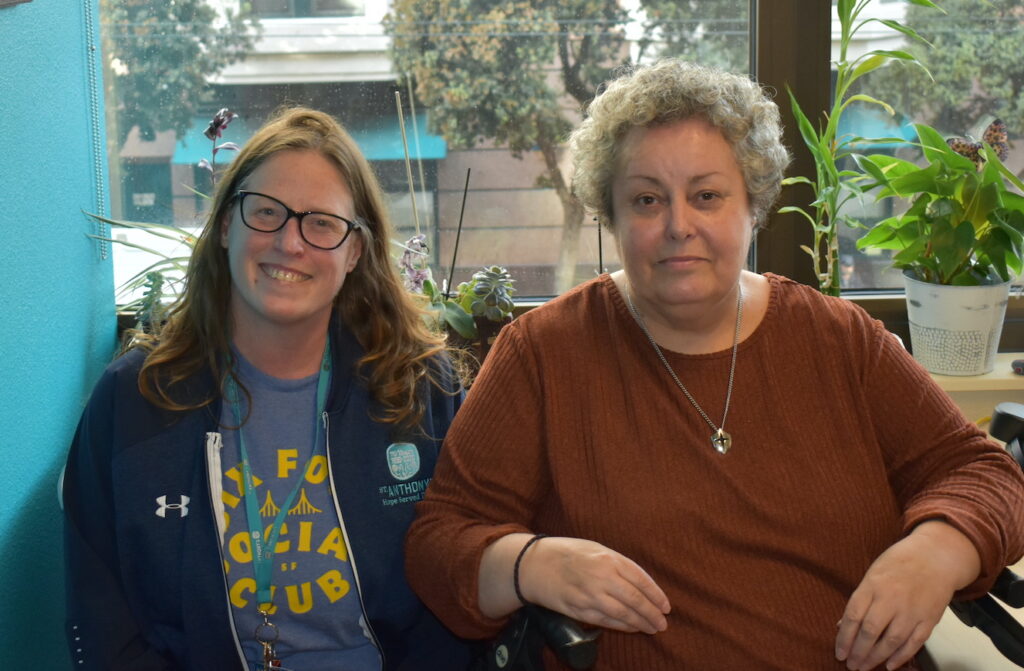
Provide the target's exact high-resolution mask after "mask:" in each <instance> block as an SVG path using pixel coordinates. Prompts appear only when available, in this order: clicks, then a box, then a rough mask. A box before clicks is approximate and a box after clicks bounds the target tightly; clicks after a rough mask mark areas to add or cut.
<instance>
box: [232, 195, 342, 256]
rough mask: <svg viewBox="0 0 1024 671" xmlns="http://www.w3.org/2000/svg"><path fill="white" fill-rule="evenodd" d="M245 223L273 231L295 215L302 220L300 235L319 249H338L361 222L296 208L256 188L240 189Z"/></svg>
mask: <svg viewBox="0 0 1024 671" xmlns="http://www.w3.org/2000/svg"><path fill="white" fill-rule="evenodd" d="M238 209H239V212H241V214H242V223H243V224H245V225H246V226H248V227H249V228H251V229H252V230H254V231H260V232H261V233H274V232H275V231H279V230H281V229H282V228H283V227H284V225H285V224H287V223H288V220H289V219H291V218H292V217H295V219H296V220H297V221H298V222H299V235H301V236H302V239H303V240H305V241H306V242H307V243H309V244H310V245H312V246H313V247H316V248H317V249H337V248H338V247H341V245H342V243H344V242H345V239H346V238H348V235H349V233H351V232H352V229H355V228H359V224H357V223H356V222H354V221H350V220H348V219H346V218H345V217H340V216H338V215H336V214H327V213H326V212H296V211H295V210H293V209H292V208H290V207H288V206H287V205H285V204H284V203H282V202H281V201H279V200H278V199H277V198H273V197H271V196H268V195H266V194H262V193H256V192H255V191H239V192H238Z"/></svg>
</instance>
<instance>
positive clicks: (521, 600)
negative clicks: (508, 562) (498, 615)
mask: <svg viewBox="0 0 1024 671" xmlns="http://www.w3.org/2000/svg"><path fill="white" fill-rule="evenodd" d="M547 537H548V535H547V534H537V535H536V536H534V537H533V538H531V539H530V540H528V541H526V544H525V545H523V549H522V550H520V551H519V556H518V557H516V564H515V566H513V567H512V587H514V588H515V590H516V598H518V599H519V603H521V604H523V605H524V606H525V605H527V603H526V599H524V598H523V593H522V592H521V591H520V590H519V564H520V563H521V562H522V561H523V555H524V554H526V551H527V550H529V549H530V546H531V545H533V544H534V543H536V542H537V541H539V540H540V539H541V538H547Z"/></svg>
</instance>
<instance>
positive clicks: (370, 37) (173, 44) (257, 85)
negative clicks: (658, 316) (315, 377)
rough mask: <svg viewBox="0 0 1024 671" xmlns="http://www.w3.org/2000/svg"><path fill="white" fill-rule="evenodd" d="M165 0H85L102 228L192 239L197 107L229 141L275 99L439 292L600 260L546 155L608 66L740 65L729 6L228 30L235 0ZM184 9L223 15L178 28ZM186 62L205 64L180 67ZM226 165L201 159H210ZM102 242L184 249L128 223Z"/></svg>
mask: <svg viewBox="0 0 1024 671" xmlns="http://www.w3.org/2000/svg"><path fill="white" fill-rule="evenodd" d="M184 2H185V4H188V5H190V6H191V8H192V10H193V11H191V12H185V11H179V10H176V9H175V7H176V6H177V5H180V4H182V3H170V4H168V3H166V2H163V1H162V0H143V1H142V2H139V3H132V5H131V8H125V7H124V6H123V4H122V3H113V2H110V3H107V4H105V7H106V8H107V12H106V14H105V16H104V20H103V30H104V35H105V38H106V39H105V44H106V45H107V49H108V53H107V59H106V60H107V63H108V65H109V67H108V79H109V84H110V88H109V90H108V102H109V104H110V105H111V108H112V109H114V110H116V113H112V114H111V115H110V119H111V128H110V136H111V138H112V143H111V148H110V151H111V162H112V164H115V166H114V167H115V170H113V171H112V178H113V180H114V184H113V185H112V186H113V192H114V195H115V197H114V201H115V209H116V212H115V213H114V214H115V216H116V217H123V218H127V219H132V220H136V221H140V220H141V221H153V222H160V223H171V224H174V225H176V226H178V227H181V228H183V229H185V230H187V231H189V232H192V233H194V232H195V231H196V230H197V227H199V226H201V225H202V222H203V214H204V212H203V208H204V205H205V199H204V198H203V197H202V194H204V193H207V192H209V189H210V179H209V177H210V176H209V172H208V171H206V170H204V169H199V168H197V167H196V166H197V165H198V164H199V163H200V162H201V161H203V160H206V161H212V159H213V157H212V155H211V151H212V149H213V146H214V144H215V143H212V142H211V141H209V140H208V139H206V138H205V137H204V136H203V133H202V131H203V130H204V129H205V128H206V125H207V123H208V122H209V120H210V117H212V115H213V113H214V112H215V111H217V110H218V109H220V108H222V107H228V108H230V109H231V110H232V111H234V112H236V113H238V114H239V115H240V118H239V119H237V120H236V121H234V122H232V124H231V125H230V126H229V128H228V131H227V132H226V134H225V136H224V137H223V138H221V139H220V140H219V142H223V141H233V142H237V143H242V142H244V141H245V139H246V138H247V137H248V136H249V135H250V134H251V133H252V132H253V131H254V130H255V129H256V128H257V127H258V126H259V125H260V124H261V123H262V122H263V121H264V120H265V119H266V118H267V117H268V116H269V115H270V114H271V113H272V112H273V110H274V109H275V108H277V107H278V106H279V105H281V104H283V103H300V104H305V105H310V106H313V107H317V108H320V109H323V110H325V111H328V112H330V113H332V114H334V115H335V116H337V117H338V118H339V120H341V121H342V122H343V123H344V124H345V125H346V126H347V127H348V129H349V130H350V131H351V132H352V134H353V136H354V137H355V138H356V140H357V142H359V144H360V146H361V147H362V149H363V151H364V153H365V154H366V155H367V157H368V158H369V159H370V160H371V162H372V163H373V164H374V166H375V168H376V170H377V172H378V174H379V175H380V177H381V181H382V184H383V185H384V188H385V190H386V191H387V193H388V197H389V203H390V209H391V215H392V218H393V220H394V222H395V223H396V225H397V227H398V238H399V241H403V240H405V239H408V238H409V237H411V236H413V235H415V234H417V232H419V233H422V234H423V235H425V236H426V237H427V242H428V244H429V246H430V250H431V257H432V260H433V264H432V265H433V273H434V275H435V277H437V278H438V279H440V280H448V279H450V280H451V282H452V283H458V282H459V281H462V280H465V279H468V277H469V276H470V275H471V274H472V273H473V272H474V271H475V270H477V269H479V268H480V267H481V266H484V265H490V264H495V263H497V264H501V265H504V266H506V267H508V268H509V270H510V271H511V273H512V275H513V276H514V277H515V278H516V280H517V287H518V289H519V296H521V297H523V296H526V297H529V296H550V295H553V294H556V293H558V292H560V291H563V290H565V289H567V288H569V287H571V286H572V285H574V284H576V283H578V282H580V281H583V280H585V279H588V278H590V277H593V276H594V275H595V274H596V273H597V272H598V271H599V261H603V267H604V268H607V269H614V268H615V267H616V264H617V261H616V257H615V250H614V244H613V241H612V239H611V238H610V236H608V235H605V237H604V239H603V240H599V237H598V230H597V228H596V226H595V225H594V223H593V222H592V221H591V220H590V218H589V217H586V216H585V214H584V213H583V212H582V211H581V210H580V209H579V208H578V206H576V205H575V203H574V202H573V200H572V198H571V194H570V193H569V186H568V185H569V182H570V160H569V157H568V156H567V152H566V150H565V148H564V139H565V136H566V134H567V133H568V131H569V130H570V129H571V128H572V127H573V125H575V124H576V123H577V122H578V121H579V118H580V117H579V110H580V109H581V107H582V106H583V105H584V104H585V103H586V102H587V101H588V100H589V99H590V98H591V97H592V96H593V94H594V92H595V90H596V88H597V86H598V85H599V84H600V83H601V82H602V81H604V80H605V79H607V78H608V76H609V75H610V73H611V72H612V71H613V69H614V68H615V67H617V66H619V65H621V64H623V63H626V62H630V61H634V62H635V61H647V60H651V59H653V58H656V57H658V56H659V55H665V54H674V55H683V56H686V57H689V58H693V59H697V60H700V61H702V62H707V63H714V64H716V65H719V66H721V67H725V68H729V69H732V70H734V71H739V72H749V71H750V63H749V52H750V49H749V43H750V40H749V34H750V26H751V21H750V17H749V15H748V8H747V4H746V3H736V2H735V1H734V0H714V1H708V2H701V3H678V2H675V1H668V0H632V1H630V2H616V1H614V0H611V1H609V2H605V3H594V2H584V1H578V0H574V1H563V2H555V1H551V0H534V1H533V2H530V3H527V4H526V5H523V4H522V3H520V4H516V5H514V6H513V5H510V4H509V3H503V2H497V1H496V0H495V1H494V2H492V3H490V8H489V11H488V12H484V13H481V12H480V11H479V10H480V6H479V3H477V4H475V5H474V9H473V10H472V12H471V10H469V9H467V10H464V11H465V13H464V14H460V13H458V12H459V11H462V10H457V9H453V7H454V6H453V5H444V6H445V7H446V8H447V9H446V13H444V14H438V13H437V7H438V6H439V5H438V3H424V2H416V1H415V0H398V1H396V2H393V3H384V2H374V1H373V0H366V2H351V1H345V0H258V1H257V2H255V3H253V5H252V7H253V11H254V17H253V18H254V19H255V20H254V21H251V22H250V21H244V20H239V17H238V14H239V11H240V9H241V4H240V3H238V2H237V1H234V2H233V1H232V0H184ZM691 5H693V6H692V7H691ZM199 7H208V8H211V9H214V10H216V11H218V12H220V13H221V15H222V16H223V15H225V14H226V13H230V14H232V15H234V16H235V20H234V22H233V23H227V24H225V23H224V22H223V21H222V20H221V21H218V20H214V21H211V22H210V23H212V25H213V28H206V32H201V31H198V28H197V19H196V18H195V16H194V14H195V11H194V10H196V9H197V8H199ZM242 18H243V19H245V18H246V17H242ZM310 19H316V21H315V22H311V21H310ZM190 52H191V53H196V52H201V53H202V54H204V55H205V56H206V61H205V62H204V63H202V64H197V63H195V62H193V61H192V60H189V59H185V58H183V55H184V54H185V53H190ZM196 75H201V77H200V78H199V79H196ZM140 92H141V94H140ZM182 106H185V107H187V109H188V111H187V112H181V111H180V110H181V108H182ZM399 108H400V109H401V112H399ZM168 110H179V112H180V113H178V114H176V115H175V116H173V117H172V116H170V115H169V114H168ZM403 127H404V128H403ZM403 130H404V131H405V133H404V135H405V141H404V143H403ZM406 146H407V148H408V151H406ZM407 153H408V156H409V163H408V169H407V164H406V154H407ZM231 158H232V155H231V152H229V151H221V152H218V154H217V156H216V166H215V167H218V168H219V167H223V165H224V164H225V163H226V162H228V161H230V160H231ZM410 173H411V177H412V179H411V183H410V179H409V174H410ZM467 179H468V188H467ZM460 224H461V228H460ZM114 237H115V239H120V240H123V241H126V242H130V243H133V244H135V245H138V246H139V247H149V248H154V247H157V248H159V249H160V250H162V251H165V252H166V253H168V254H171V255H179V254H181V253H187V249H185V248H182V246H181V243H179V242H177V241H173V240H166V239H153V236H151V235H150V234H148V233H146V232H144V231H138V230H134V229H121V230H117V231H115V232H114ZM456 243H457V244H458V256H457V258H456V259H455V265H454V268H452V267H451V265H452V258H453V253H454V252H455V248H456ZM175 245H177V247H176V248H175ZM114 247H115V249H114V253H115V272H116V279H117V280H118V281H119V282H123V281H124V280H126V279H127V278H128V277H130V276H132V275H133V274H135V273H137V272H139V271H140V270H143V269H145V268H146V267H147V265H148V264H149V263H151V262H152V257H151V256H150V255H147V253H146V252H145V251H143V250H141V249H139V248H138V247H133V246H129V245H115V246H114ZM396 249H398V247H397V246H396ZM599 257H601V258H599ZM449 276H450V277H449Z"/></svg>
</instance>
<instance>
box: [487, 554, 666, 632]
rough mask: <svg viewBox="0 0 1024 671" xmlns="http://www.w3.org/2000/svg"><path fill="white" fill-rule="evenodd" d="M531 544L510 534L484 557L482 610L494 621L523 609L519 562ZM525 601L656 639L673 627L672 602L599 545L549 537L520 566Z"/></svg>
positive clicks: (638, 571) (618, 556) (624, 560)
mask: <svg viewBox="0 0 1024 671" xmlns="http://www.w3.org/2000/svg"><path fill="white" fill-rule="evenodd" d="M529 539H530V535H528V534H510V535H508V536H505V537H503V538H500V539H498V540H497V541H495V542H494V543H492V544H491V545H490V546H489V547H488V548H487V550H485V551H484V557H483V561H482V562H481V570H480V579H481V582H480V607H481V610H482V611H483V612H484V613H485V614H486V615H489V616H491V617H500V616H503V615H506V614H508V613H510V612H512V611H513V610H515V609H516V608H518V607H519V605H520V604H519V601H518V599H517V598H516V596H515V591H514V589H513V587H512V569H513V566H514V564H515V557H516V556H518V554H519V551H520V550H521V549H522V548H523V545H524V544H525V542H526V541H527V540H529ZM519 587H520V591H521V592H522V593H523V598H525V599H526V600H527V601H528V602H530V603H534V604H537V605H540V606H544V607H546V608H550V609H551V610H554V611H558V612H559V613H562V614H564V615H568V616H569V617H572V618H575V619H576V620H579V621H580V622H584V623H586V624H591V625H595V626H599V627H606V628H608V629H617V630H619V631H625V632H631V633H632V632H637V631H642V632H645V633H648V634H655V633H657V632H659V631H664V630H665V628H666V627H667V626H668V623H667V621H666V620H665V615H666V614H667V613H668V612H669V608H670V607H669V602H668V597H667V596H665V593H664V592H663V591H662V590H661V588H660V587H658V585H657V583H655V582H654V580H653V579H652V578H651V576H649V575H648V574H647V572H646V571H644V570H643V569H642V568H640V566H639V565H637V563H636V562H634V561H633V560H631V559H629V558H627V557H625V556H623V555H621V554H619V553H618V552H615V551H614V550H611V549H609V548H607V547H605V546H604V545H601V544H600V543H595V542H593V541H588V540H583V539H580V538H563V537H545V538H542V539H540V540H539V541H537V542H536V543H534V544H533V545H531V546H530V548H529V549H527V551H526V554H525V555H523V558H522V561H521V562H520V565H519Z"/></svg>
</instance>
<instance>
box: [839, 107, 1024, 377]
mask: <svg viewBox="0 0 1024 671" xmlns="http://www.w3.org/2000/svg"><path fill="white" fill-rule="evenodd" d="M915 128H916V130H917V136H918V142H917V143H914V144H915V146H917V147H919V148H920V149H921V151H922V154H923V162H924V165H918V164H916V163H913V162H911V161H908V160H905V159H902V158H897V157H894V156H887V155H882V154H875V155H871V156H857V157H856V160H857V164H858V165H859V166H860V168H861V170H863V171H864V174H865V175H866V176H867V178H868V179H867V180H866V181H865V182H864V183H863V184H862V188H863V189H864V191H865V192H866V191H868V190H869V189H872V188H875V187H877V188H878V192H877V196H876V199H879V200H880V199H883V198H895V199H903V200H904V201H906V202H908V203H909V206H908V207H907V209H906V211H905V212H903V213H902V214H897V215H895V216H892V217H889V218H887V219H884V220H882V221H880V222H878V223H877V224H875V225H874V226H873V227H872V228H871V229H870V230H869V231H868V233H867V234H866V235H865V236H864V237H862V238H861V239H860V240H859V241H858V243H857V246H858V247H859V248H860V249H881V250H891V253H892V263H893V265H894V266H895V267H896V268H900V269H902V270H903V273H904V278H905V281H906V286H907V300H908V307H907V309H908V317H909V320H910V334H911V346H912V349H913V352H914V356H915V357H916V358H917V359H918V360H919V361H921V363H922V364H923V365H924V366H925V367H926V368H927V369H928V370H930V371H932V372H934V373H943V374H948V375H972V374H979V373H985V372H988V371H990V370H991V369H992V367H993V362H994V357H995V353H996V350H997V347H998V340H999V334H1000V332H1001V330H1002V320H1003V315H1004V314H1005V310H1006V302H1007V296H1008V292H1009V285H1010V281H1011V279H1012V278H1013V276H1015V275H1017V274H1018V273H1020V271H1021V268H1022V258H1021V257H1022V251H1024V196H1022V195H1021V193H1020V192H1021V191H1024V184H1022V183H1021V180H1020V179H1018V178H1017V176H1016V175H1014V174H1013V172H1011V171H1010V170H1008V169H1007V168H1006V166H1005V165H1003V159H1004V158H1005V156H1006V151H1007V149H1008V145H1007V144H1006V131H1005V126H1003V124H1002V123H1001V122H1000V121H999V120H998V119H997V120H996V121H995V122H993V124H992V125H990V126H989V128H988V130H987V131H986V134H985V136H986V137H985V141H984V142H979V143H972V142H969V141H966V140H962V139H953V140H948V141H947V140H946V139H944V138H943V137H942V136H941V135H940V134H939V133H938V132H937V131H936V130H935V129H933V128H931V127H930V126H927V125H924V124H917V125H915ZM954 296H955V298H953V297H954ZM972 296H973V297H976V302H973V303H969V302H968V301H969V300H974V299H972V298H970V297H972ZM971 318H979V320H980V321H979V323H978V324H977V325H972V324H971V323H969V322H968V320H969V319H971Z"/></svg>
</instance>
